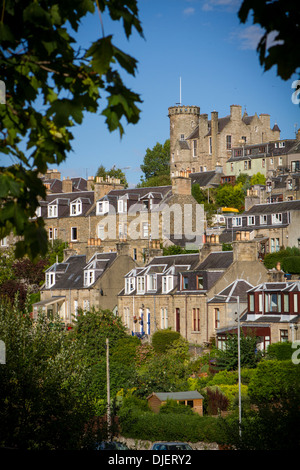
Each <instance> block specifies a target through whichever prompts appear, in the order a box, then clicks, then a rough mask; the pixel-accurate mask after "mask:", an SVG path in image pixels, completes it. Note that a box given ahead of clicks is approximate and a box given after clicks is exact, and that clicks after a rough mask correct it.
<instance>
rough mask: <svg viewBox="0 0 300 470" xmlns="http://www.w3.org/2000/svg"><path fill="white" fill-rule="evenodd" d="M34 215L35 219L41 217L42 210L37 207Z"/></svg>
mask: <svg viewBox="0 0 300 470" xmlns="http://www.w3.org/2000/svg"><path fill="white" fill-rule="evenodd" d="M35 215H36V216H37V217H41V215H42V208H41V206H39V207H37V208H36V210H35Z"/></svg>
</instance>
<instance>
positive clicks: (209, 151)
mask: <svg viewBox="0 0 300 470" xmlns="http://www.w3.org/2000/svg"><path fill="white" fill-rule="evenodd" d="M208 145H209V147H208V153H209V155H211V154H212V139H211V137H210V138H209V143H208Z"/></svg>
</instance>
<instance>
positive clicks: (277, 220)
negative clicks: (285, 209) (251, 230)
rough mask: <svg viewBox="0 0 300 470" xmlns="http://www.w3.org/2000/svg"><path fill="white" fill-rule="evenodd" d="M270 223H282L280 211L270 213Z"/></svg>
mask: <svg viewBox="0 0 300 470" xmlns="http://www.w3.org/2000/svg"><path fill="white" fill-rule="evenodd" d="M272 224H273V225H277V224H282V213H278V214H272Z"/></svg>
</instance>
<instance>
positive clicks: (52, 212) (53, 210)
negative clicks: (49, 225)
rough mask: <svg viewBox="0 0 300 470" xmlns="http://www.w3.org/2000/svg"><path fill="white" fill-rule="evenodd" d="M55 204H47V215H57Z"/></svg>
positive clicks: (50, 216) (51, 216)
mask: <svg viewBox="0 0 300 470" xmlns="http://www.w3.org/2000/svg"><path fill="white" fill-rule="evenodd" d="M57 207H58V206H57V204H49V206H48V217H49V218H53V217H57Z"/></svg>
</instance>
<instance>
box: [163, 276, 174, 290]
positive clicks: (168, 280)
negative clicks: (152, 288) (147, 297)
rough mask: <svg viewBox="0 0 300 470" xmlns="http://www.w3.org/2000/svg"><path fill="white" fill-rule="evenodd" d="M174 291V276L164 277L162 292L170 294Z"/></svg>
mask: <svg viewBox="0 0 300 470" xmlns="http://www.w3.org/2000/svg"><path fill="white" fill-rule="evenodd" d="M172 289H173V277H172V276H164V277H163V280H162V291H163V293H164V294H166V293H167V292H170V290H172Z"/></svg>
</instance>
